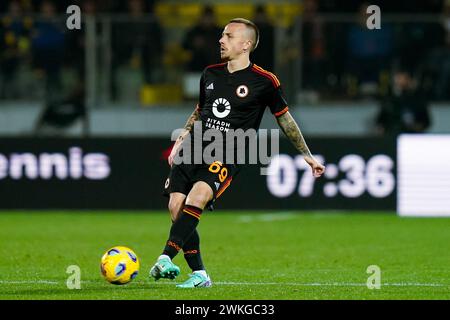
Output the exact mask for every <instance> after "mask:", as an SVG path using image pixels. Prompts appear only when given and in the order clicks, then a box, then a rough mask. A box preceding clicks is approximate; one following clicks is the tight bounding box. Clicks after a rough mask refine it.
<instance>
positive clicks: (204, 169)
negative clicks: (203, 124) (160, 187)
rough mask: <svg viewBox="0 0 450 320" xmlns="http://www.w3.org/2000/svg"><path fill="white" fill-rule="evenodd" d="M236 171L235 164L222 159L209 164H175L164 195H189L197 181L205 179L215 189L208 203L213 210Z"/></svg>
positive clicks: (166, 183)
mask: <svg viewBox="0 0 450 320" xmlns="http://www.w3.org/2000/svg"><path fill="white" fill-rule="evenodd" d="M236 172H237V167H236V166H235V165H230V164H223V163H221V162H220V161H215V162H213V163H212V164H209V165H208V164H179V165H173V166H172V168H171V169H170V172H169V176H168V178H167V179H166V182H165V184H164V195H165V196H169V194H170V193H172V192H180V193H183V194H185V195H188V194H189V192H190V191H191V189H192V187H193V185H194V184H195V183H196V182H198V181H203V182H206V183H207V184H208V185H209V186H210V187H211V189H212V190H213V199H212V200H211V201H210V202H209V203H208V205H207V207H209V209H210V210H212V209H213V207H212V205H213V204H214V202H215V201H216V199H217V198H219V197H220V196H221V195H222V193H223V192H224V191H225V190H226V189H227V188H228V187H229V185H230V183H231V181H232V180H233V175H235V174H236Z"/></svg>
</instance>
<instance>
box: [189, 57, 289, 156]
mask: <svg viewBox="0 0 450 320" xmlns="http://www.w3.org/2000/svg"><path fill="white" fill-rule="evenodd" d="M266 107H269V108H270V111H271V112H272V114H274V116H275V117H279V116H281V115H282V114H284V113H286V112H287V111H288V106H287V103H286V100H285V98H284V96H283V93H282V90H281V86H280V82H279V81H278V79H277V77H276V76H275V75H274V74H272V73H270V72H268V71H266V70H264V69H262V68H261V67H259V66H257V65H255V64H250V65H249V66H248V67H247V68H245V69H242V70H239V71H235V72H233V73H230V72H229V71H228V68H227V64H226V63H221V64H215V65H211V66H208V67H206V68H205V70H204V71H203V74H202V76H201V79H200V94H199V103H198V105H197V110H198V111H199V114H200V121H201V123H202V133H203V135H204V134H205V132H206V131H207V130H217V131H219V132H221V133H222V135H220V137H222V139H223V140H222V145H221V146H222V148H220V149H221V150H222V151H221V153H220V154H215V155H214V159H213V160H214V161H215V160H218V161H221V162H223V163H227V164H230V163H233V164H240V163H245V162H241V161H240V160H239V158H241V159H248V156H247V155H248V154H247V152H248V142H249V140H245V142H244V145H242V144H239V143H236V140H235V138H230V134H231V133H233V132H232V131H230V130H231V129H232V130H238V129H241V130H244V131H245V132H246V133H248V134H249V136H255V137H256V131H257V130H258V128H259V125H260V124H261V119H262V117H263V115H264V111H265V109H266ZM248 129H254V130H253V131H252V132H249V131H247V130H248ZM194 131H195V130H194ZM194 136H195V134H194ZM195 139H196V138H194V139H191V143H193V142H194V140H195ZM201 140H202V141H200V142H198V141H197V143H196V146H197V147H198V146H200V149H196V150H197V151H194V150H195V148H194V145H193V144H192V145H191V150H193V151H194V152H193V153H192V156H194V155H195V154H197V157H199V156H200V158H201V155H200V154H199V153H198V151H200V150H201V151H204V150H205V148H206V147H207V146H208V145H209V144H210V143H212V142H211V140H208V139H204V136H202V139H201ZM231 140H233V141H231ZM213 142H214V141H213ZM230 143H233V144H232V147H230ZM227 148H229V149H231V150H233V154H232V155H230V154H229V149H227ZM200 158H198V159H200ZM191 161H194V162H195V163H197V161H198V160H192V159H191ZM203 161H205V162H207V163H209V162H210V161H208V160H206V159H203Z"/></svg>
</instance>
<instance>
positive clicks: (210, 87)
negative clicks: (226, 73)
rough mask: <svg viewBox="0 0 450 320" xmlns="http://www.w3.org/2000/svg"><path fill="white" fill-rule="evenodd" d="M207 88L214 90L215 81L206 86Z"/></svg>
mask: <svg viewBox="0 0 450 320" xmlns="http://www.w3.org/2000/svg"><path fill="white" fill-rule="evenodd" d="M206 90H214V82H211V84H210V85H209V86H207V87H206Z"/></svg>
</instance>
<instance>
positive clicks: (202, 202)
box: [186, 192, 212, 209]
mask: <svg viewBox="0 0 450 320" xmlns="http://www.w3.org/2000/svg"><path fill="white" fill-rule="evenodd" d="M211 198H212V193H210V192H202V193H200V192H191V193H189V195H188V197H187V199H186V204H188V205H190V206H194V207H197V208H201V209H203V208H204V207H205V206H206V204H207V203H208V202H209V201H210V200H211Z"/></svg>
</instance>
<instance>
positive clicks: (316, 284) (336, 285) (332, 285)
mask: <svg viewBox="0 0 450 320" xmlns="http://www.w3.org/2000/svg"><path fill="white" fill-rule="evenodd" d="M213 284H219V285H244V286H245V285H250V286H255V285H264V286H272V285H273V286H275V285H278V286H299V287H365V286H367V284H365V283H347V282H333V283H297V282H213ZM381 286H382V287H383V286H388V287H446V286H450V285H447V284H440V283H381Z"/></svg>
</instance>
